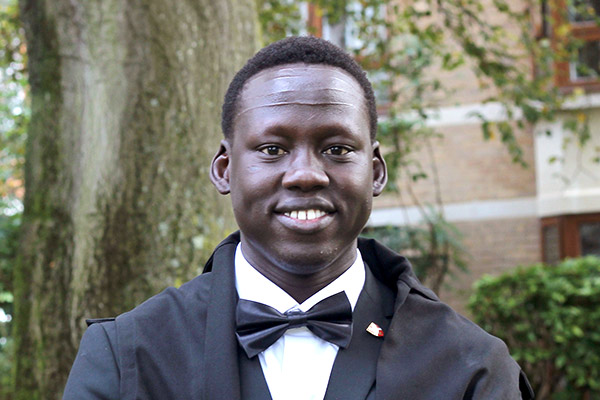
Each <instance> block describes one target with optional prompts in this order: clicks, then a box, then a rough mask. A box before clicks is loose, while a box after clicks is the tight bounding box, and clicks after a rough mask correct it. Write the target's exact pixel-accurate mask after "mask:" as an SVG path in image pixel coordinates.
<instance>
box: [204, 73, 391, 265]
mask: <svg viewBox="0 0 600 400" xmlns="http://www.w3.org/2000/svg"><path fill="white" fill-rule="evenodd" d="M365 103H366V101H365V99H364V95H363V90H362V88H361V87H360V85H359V84H358V82H357V81H356V80H355V79H354V78H353V77H352V76H351V75H349V74H348V73H346V72H345V71H343V70H342V69H340V68H337V67H333V66H327V65H307V64H289V65H283V66H279V67H274V68H271V69H267V70H264V71H262V72H260V73H258V74H257V75H255V76H253V77H252V78H250V80H248V82H247V83H246V85H245V87H244V89H243V91H242V93H241V96H240V98H239V103H238V108H237V114H236V115H235V117H234V132H233V139H232V143H230V142H223V147H222V150H221V153H220V154H221V156H220V157H221V162H222V163H221V165H222V166H223V168H222V171H221V172H220V175H221V176H223V178H224V179H223V181H222V182H221V184H225V187H224V188H223V189H224V190H223V189H222V188H221V187H219V184H217V183H215V184H216V185H217V187H218V188H219V190H220V191H221V192H222V193H226V192H228V191H230V193H231V200H232V204H233V210H234V214H235V217H236V220H237V223H238V226H239V227H240V230H241V232H242V248H243V250H244V253H245V254H249V253H250V254H253V255H259V257H253V258H254V259H255V260H256V259H257V258H258V259H263V260H264V259H266V261H267V262H268V263H271V264H272V265H276V266H278V267H279V268H282V269H283V270H285V271H287V272H292V273H296V274H310V273H313V272H317V271H319V270H322V269H323V268H327V267H328V266H329V265H331V264H332V263H335V262H336V261H337V260H338V259H339V258H340V257H345V256H350V257H351V258H352V259H353V258H354V254H355V252H356V250H355V248H356V238H357V236H358V234H359V233H360V231H361V230H362V228H363V227H364V225H365V224H366V222H367V219H368V218H369V215H370V213H371V204H372V198H373V196H374V195H378V194H379V193H381V190H382V189H383V186H384V185H385V179H386V172H385V164H384V162H383V160H382V158H381V156H380V153H379V149H378V144H377V143H372V141H371V139H370V135H369V118H368V111H367V108H366V104H365ZM218 160H219V156H217V158H216V162H217V163H218V162H219V161H218ZM213 181H214V179H213Z"/></svg>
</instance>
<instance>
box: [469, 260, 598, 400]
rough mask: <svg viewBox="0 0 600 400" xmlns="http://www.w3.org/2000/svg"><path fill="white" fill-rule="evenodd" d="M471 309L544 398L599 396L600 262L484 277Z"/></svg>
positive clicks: (566, 263)
mask: <svg viewBox="0 0 600 400" xmlns="http://www.w3.org/2000/svg"><path fill="white" fill-rule="evenodd" d="M469 309H470V310H471V312H472V314H473V316H474V318H475V321H476V322H477V323H478V324H480V325H481V326H482V327H483V328H484V329H486V330H487V331H488V332H491V333H492V334H494V335H496V336H498V337H500V338H501V339H502V340H504V341H505V342H506V343H507V345H508V347H509V348H510V349H511V352H512V354H513V356H514V357H515V359H516V360H517V361H518V362H519V363H520V365H521V367H522V368H523V370H524V371H525V372H526V373H527V376H528V377H529V379H530V381H531V383H532V385H533V387H534V390H535V391H536V393H537V395H538V398H539V399H572V400H574V399H586V398H587V399H590V398H594V399H595V398H600V330H599V329H598V327H599V326H600V258H596V257H592V256H589V257H585V258H580V259H570V260H566V261H564V262H562V263H561V264H559V265H558V266H546V265H541V264H538V265H534V266H530V267H519V268H517V269H516V270H515V271H513V272H509V273H505V274H503V275H501V276H499V277H490V276H487V277H484V278H482V279H481V280H479V281H478V282H477V283H476V284H475V293H474V294H473V296H472V297H471V299H470V301H469ZM586 396H588V397H586Z"/></svg>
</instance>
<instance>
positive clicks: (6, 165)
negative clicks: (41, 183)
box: [0, 0, 30, 399]
mask: <svg viewBox="0 0 600 400" xmlns="http://www.w3.org/2000/svg"><path fill="white" fill-rule="evenodd" d="M23 36H24V34H23V30H22V28H21V25H20V21H19V10H18V5H17V1H16V0H11V1H8V2H2V3H1V4H0V399H11V398H12V394H13V393H12V387H13V386H12V382H11V378H12V377H11V375H12V374H11V370H12V362H13V350H12V348H13V342H14V341H13V339H12V323H11V322H10V321H11V319H12V314H13V267H14V260H15V256H16V252H17V247H18V233H19V227H20V223H21V213H22V203H21V199H22V198H23V194H24V188H23V165H24V162H25V140H26V129H27V123H28V122H29V115H30V111H29V105H28V104H27V101H26V99H27V90H28V89H27V70H26V63H27V53H26V46H25V42H24V37H23Z"/></svg>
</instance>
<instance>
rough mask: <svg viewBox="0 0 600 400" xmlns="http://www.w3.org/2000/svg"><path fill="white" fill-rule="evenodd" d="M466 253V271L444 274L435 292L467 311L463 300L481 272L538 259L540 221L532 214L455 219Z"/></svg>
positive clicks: (503, 268)
mask: <svg viewBox="0 0 600 400" xmlns="http://www.w3.org/2000/svg"><path fill="white" fill-rule="evenodd" d="M455 225H456V226H457V228H458V229H459V230H460V231H461V232H462V234H463V235H464V237H463V243H464V245H465V248H466V250H467V252H468V253H469V254H470V259H469V271H468V273H461V272H458V273H457V274H456V276H454V277H448V278H447V282H446V283H447V284H446V285H445V287H444V288H443V290H442V291H441V293H440V294H439V295H440V297H441V299H442V300H443V301H445V302H446V303H448V304H450V305H451V306H452V307H453V308H454V309H455V310H457V311H459V312H461V313H463V314H465V315H467V316H468V315H469V313H468V312H467V310H466V304H467V301H468V299H469V296H470V294H471V292H472V290H471V288H472V285H473V283H474V282H475V281H476V280H478V279H479V278H481V277H482V276H483V275H485V274H490V275H495V276H496V275H499V274H501V273H503V272H506V271H508V270H511V269H513V268H515V267H516V266H518V265H531V264H534V263H537V262H539V260H540V254H541V253H540V252H541V250H540V228H539V226H540V223H539V220H538V219H537V218H536V217H530V218H508V219H491V220H487V221H476V222H456V223H455Z"/></svg>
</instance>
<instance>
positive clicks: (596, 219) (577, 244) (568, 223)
mask: <svg viewBox="0 0 600 400" xmlns="http://www.w3.org/2000/svg"><path fill="white" fill-rule="evenodd" d="M584 223H600V213H588V214H573V215H559V216H554V217H546V218H541V220H540V233H541V234H540V240H541V246H540V247H541V251H542V254H541V259H542V261H543V262H545V263H547V262H548V260H546V259H545V258H546V257H545V256H546V254H547V252H546V243H545V240H544V228H546V227H549V226H557V227H558V246H559V258H560V260H563V259H565V258H567V257H570V258H572V257H580V256H581V237H580V235H579V225H581V224H584Z"/></svg>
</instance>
